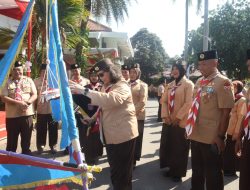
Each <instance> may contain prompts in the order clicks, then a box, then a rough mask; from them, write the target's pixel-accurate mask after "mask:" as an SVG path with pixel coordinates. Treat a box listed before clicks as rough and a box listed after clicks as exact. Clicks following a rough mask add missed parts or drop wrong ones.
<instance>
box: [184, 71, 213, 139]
mask: <svg viewBox="0 0 250 190" xmlns="http://www.w3.org/2000/svg"><path fill="white" fill-rule="evenodd" d="M216 76H217V75H216ZM216 76H215V77H216ZM215 77H213V78H212V79H211V80H208V79H202V80H201V81H200V87H199V88H198V90H197V93H196V96H195V98H194V100H193V103H192V107H191V109H190V111H189V114H188V119H187V125H186V126H185V129H186V135H187V137H188V136H190V135H191V134H192V132H193V128H194V125H195V122H196V119H197V115H198V111H199V107H200V102H201V92H202V87H204V86H207V85H208V84H209V83H210V82H211V81H212V80H213V79H214V78H215Z"/></svg>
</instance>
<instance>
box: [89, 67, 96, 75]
mask: <svg viewBox="0 0 250 190" xmlns="http://www.w3.org/2000/svg"><path fill="white" fill-rule="evenodd" d="M96 73H97V71H95V68H94V67H92V68H91V69H90V70H89V74H96Z"/></svg>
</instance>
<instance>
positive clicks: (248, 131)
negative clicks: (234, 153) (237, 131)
mask: <svg viewBox="0 0 250 190" xmlns="http://www.w3.org/2000/svg"><path fill="white" fill-rule="evenodd" d="M249 118H250V102H248V104H247V114H246V117H245V119H244V122H243V127H244V132H245V137H246V138H248V139H250V128H249ZM247 136H248V137H247Z"/></svg>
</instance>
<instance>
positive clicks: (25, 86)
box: [2, 76, 37, 118]
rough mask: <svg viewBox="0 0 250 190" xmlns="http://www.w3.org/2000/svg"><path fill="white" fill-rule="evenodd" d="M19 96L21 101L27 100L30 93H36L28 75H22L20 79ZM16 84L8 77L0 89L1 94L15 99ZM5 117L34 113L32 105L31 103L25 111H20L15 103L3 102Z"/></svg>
mask: <svg viewBox="0 0 250 190" xmlns="http://www.w3.org/2000/svg"><path fill="white" fill-rule="evenodd" d="M20 88H21V96H22V99H23V101H28V100H29V99H30V97H31V95H32V94H37V91H36V87H35V84H34V82H33V80H32V79H31V78H29V77H26V76H23V77H22V79H21V85H20ZM15 89H16V84H15V82H14V81H13V80H12V79H9V80H8V81H7V83H6V85H5V87H4V88H3V90H2V95H3V96H8V97H10V98H13V99H15ZM5 111H6V118H16V117H21V116H30V115H34V113H35V112H34V105H33V104H31V105H30V106H29V107H28V109H27V110H26V111H22V110H21V109H20V107H19V106H17V105H16V104H11V103H7V102H6V103H5Z"/></svg>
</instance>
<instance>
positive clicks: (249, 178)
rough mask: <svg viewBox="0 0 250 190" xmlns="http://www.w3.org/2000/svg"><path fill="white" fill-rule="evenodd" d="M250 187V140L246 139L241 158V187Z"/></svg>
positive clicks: (242, 189) (245, 188)
mask: <svg viewBox="0 0 250 190" xmlns="http://www.w3.org/2000/svg"><path fill="white" fill-rule="evenodd" d="M249 187H250V140H247V139H244V142H243V149H242V155H241V158H240V189H239V190H249Z"/></svg>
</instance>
